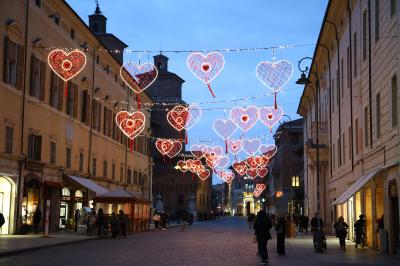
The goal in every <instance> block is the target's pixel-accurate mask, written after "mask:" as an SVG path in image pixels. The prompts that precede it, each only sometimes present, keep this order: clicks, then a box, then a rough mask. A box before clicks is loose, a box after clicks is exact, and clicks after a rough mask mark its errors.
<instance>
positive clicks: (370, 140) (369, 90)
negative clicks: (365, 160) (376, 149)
mask: <svg viewBox="0 0 400 266" xmlns="http://www.w3.org/2000/svg"><path fill="white" fill-rule="evenodd" d="M368 93H369V142H370V147H371V149H372V76H371V0H368Z"/></svg>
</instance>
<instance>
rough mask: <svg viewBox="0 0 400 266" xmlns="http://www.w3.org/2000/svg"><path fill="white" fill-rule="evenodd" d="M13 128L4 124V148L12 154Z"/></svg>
mask: <svg viewBox="0 0 400 266" xmlns="http://www.w3.org/2000/svg"><path fill="white" fill-rule="evenodd" d="M13 135H14V128H12V127H10V126H6V149H5V152H6V153H9V154H12V152H13V137H14V136H13Z"/></svg>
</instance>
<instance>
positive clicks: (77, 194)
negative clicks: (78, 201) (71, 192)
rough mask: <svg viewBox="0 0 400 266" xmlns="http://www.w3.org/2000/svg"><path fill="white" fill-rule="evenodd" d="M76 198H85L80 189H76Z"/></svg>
mask: <svg viewBox="0 0 400 266" xmlns="http://www.w3.org/2000/svg"><path fill="white" fill-rule="evenodd" d="M75 198H83V193H82V191H80V190H77V191H75Z"/></svg>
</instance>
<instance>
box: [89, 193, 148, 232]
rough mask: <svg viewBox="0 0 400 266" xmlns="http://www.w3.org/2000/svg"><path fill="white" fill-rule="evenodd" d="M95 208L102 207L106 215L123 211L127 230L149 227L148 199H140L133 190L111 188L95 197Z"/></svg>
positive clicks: (132, 230) (137, 230)
mask: <svg viewBox="0 0 400 266" xmlns="http://www.w3.org/2000/svg"><path fill="white" fill-rule="evenodd" d="M95 208H96V210H98V209H100V208H102V209H103V211H104V213H105V214H106V216H107V217H109V216H111V214H112V213H113V212H114V213H115V214H118V213H119V211H120V210H122V211H124V213H125V215H126V216H127V217H128V218H129V221H130V223H129V224H128V227H127V230H128V231H129V232H142V231H148V230H149V229H150V201H148V200H146V199H142V198H141V197H139V196H138V195H135V194H134V193H133V192H129V191H126V190H122V189H121V190H113V191H109V192H108V193H105V194H101V195H99V196H96V198H95Z"/></svg>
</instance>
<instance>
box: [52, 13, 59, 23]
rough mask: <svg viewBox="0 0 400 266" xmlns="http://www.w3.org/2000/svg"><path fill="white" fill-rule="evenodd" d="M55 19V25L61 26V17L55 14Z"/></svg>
mask: <svg viewBox="0 0 400 266" xmlns="http://www.w3.org/2000/svg"><path fill="white" fill-rule="evenodd" d="M53 19H54V23H56V24H57V25H60V15H59V14H57V13H55V14H54V15H53Z"/></svg>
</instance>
